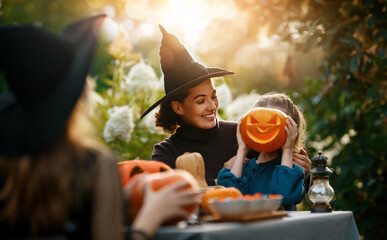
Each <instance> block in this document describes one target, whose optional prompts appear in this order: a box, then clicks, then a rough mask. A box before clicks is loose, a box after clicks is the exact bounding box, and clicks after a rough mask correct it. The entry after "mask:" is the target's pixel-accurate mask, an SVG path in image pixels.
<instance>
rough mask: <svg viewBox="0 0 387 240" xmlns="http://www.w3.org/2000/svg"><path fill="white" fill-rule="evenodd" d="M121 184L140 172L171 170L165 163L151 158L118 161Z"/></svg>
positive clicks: (126, 182) (123, 184) (124, 183)
mask: <svg viewBox="0 0 387 240" xmlns="http://www.w3.org/2000/svg"><path fill="white" fill-rule="evenodd" d="M117 164H118V169H119V171H120V175H121V183H122V186H125V185H126V184H128V183H129V182H130V181H131V180H133V178H134V177H135V176H137V175H138V174H141V173H157V172H165V171H168V170H171V169H172V168H171V167H169V166H168V165H167V164H165V163H163V162H159V161H152V160H126V161H121V162H118V163H117Z"/></svg>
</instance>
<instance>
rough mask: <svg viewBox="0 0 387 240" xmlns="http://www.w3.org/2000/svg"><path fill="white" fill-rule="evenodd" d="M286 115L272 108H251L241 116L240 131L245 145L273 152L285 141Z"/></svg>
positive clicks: (261, 150) (256, 149) (259, 150)
mask: <svg viewBox="0 0 387 240" xmlns="http://www.w3.org/2000/svg"><path fill="white" fill-rule="evenodd" d="M286 119H287V115H286V114H285V113H283V112H282V111H281V110H278V109H273V108H262V107H257V108H253V109H252V110H250V111H249V112H247V113H246V115H245V116H244V117H243V119H242V121H241V124H240V133H241V136H242V139H243V141H244V142H245V143H246V145H247V146H248V147H250V148H252V149H254V150H255V151H258V152H273V151H275V150H277V149H279V148H281V147H282V146H283V145H284V144H285V141H286V137H287V134H286V131H285V126H286Z"/></svg>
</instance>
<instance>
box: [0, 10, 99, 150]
mask: <svg viewBox="0 0 387 240" xmlns="http://www.w3.org/2000/svg"><path fill="white" fill-rule="evenodd" d="M105 17H106V15H105V14H101V15H97V16H94V17H91V18H87V19H83V20H81V21H77V22H75V23H73V24H71V25H69V26H68V27H67V28H66V29H65V30H64V31H63V32H62V34H61V35H60V36H59V37H58V38H59V39H61V40H64V41H67V42H69V44H70V45H72V46H74V47H75V49H74V55H73V59H72V62H71V64H70V66H69V68H68V71H67V74H66V76H64V78H63V80H62V82H61V84H60V85H59V86H58V87H57V88H56V90H55V91H53V92H52V94H51V95H49V96H48V97H47V98H45V99H44V100H43V101H42V102H41V103H40V104H37V105H35V106H33V107H30V108H28V109H26V108H24V107H23V106H22V104H20V103H19V102H18V101H17V99H16V98H15V97H14V96H13V93H12V92H11V91H10V90H7V91H8V92H7V93H4V98H6V99H2V100H3V103H4V102H6V106H2V112H1V116H0V117H1V121H0V122H1V123H2V124H0V125H1V126H0V128H1V131H2V132H3V131H4V136H3V137H2V138H1V140H0V142H1V144H0V145H1V147H0V155H2V156H5V157H19V156H22V155H25V154H29V153H32V152H34V151H36V150H38V149H39V148H40V147H42V146H43V145H45V144H46V143H47V142H48V141H49V140H51V139H53V138H54V137H55V136H56V135H57V134H58V133H59V131H60V130H61V129H64V126H65V124H66V122H67V120H68V117H69V116H70V114H71V113H72V111H73V109H74V106H75V105H76V103H77V101H78V99H79V97H80V96H81V95H82V92H83V89H84V86H85V82H86V77H87V74H88V72H89V70H90V66H91V63H92V60H93V56H94V52H95V48H96V45H97V41H98V34H99V29H100V27H101V25H102V21H103V19H104V18H105ZM90 26H93V27H95V29H93V30H90V29H88V28H90ZM90 31H91V32H92V33H90ZM82 32H88V33H89V34H93V36H88V37H87V39H85V33H82ZM2 134H3V133H2ZM6 136H9V137H6Z"/></svg>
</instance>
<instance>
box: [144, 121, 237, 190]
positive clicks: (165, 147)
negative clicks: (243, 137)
mask: <svg viewBox="0 0 387 240" xmlns="http://www.w3.org/2000/svg"><path fill="white" fill-rule="evenodd" d="M237 124H238V123H237V122H230V121H218V122H217V124H216V126H215V127H214V128H212V129H200V128H196V127H192V126H190V125H187V124H184V123H183V124H181V126H180V127H179V128H178V129H177V131H176V133H175V134H173V135H171V136H170V137H169V138H167V139H165V140H164V141H162V142H160V143H158V144H156V145H155V146H154V149H153V153H152V157H151V159H152V160H157V161H161V162H164V163H166V164H168V165H169V166H170V167H172V168H175V161H176V158H177V157H179V156H180V155H182V154H184V153H185V152H198V153H200V154H201V155H202V157H203V159H204V164H205V170H206V180H207V183H208V185H210V186H211V185H215V182H214V179H215V178H216V177H217V175H218V172H219V171H220V170H221V169H222V168H223V164H224V163H225V162H226V161H228V160H229V159H230V158H231V157H233V156H235V154H236V152H237V149H238V143H237V139H236V128H237Z"/></svg>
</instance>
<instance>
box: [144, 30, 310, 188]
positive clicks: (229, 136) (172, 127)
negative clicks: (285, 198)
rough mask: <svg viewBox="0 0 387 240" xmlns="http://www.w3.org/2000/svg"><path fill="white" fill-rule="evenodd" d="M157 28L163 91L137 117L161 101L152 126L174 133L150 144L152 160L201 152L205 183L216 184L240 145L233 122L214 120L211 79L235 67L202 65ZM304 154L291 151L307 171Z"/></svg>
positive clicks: (215, 104) (169, 159)
mask: <svg viewBox="0 0 387 240" xmlns="http://www.w3.org/2000/svg"><path fill="white" fill-rule="evenodd" d="M160 30H161V32H162V34H163V39H162V42H161V47H160V63H161V68H162V71H163V74H164V90H165V96H164V97H163V98H161V99H160V100H159V101H157V102H156V103H155V104H153V105H152V106H151V107H150V108H149V109H148V110H147V111H145V113H144V114H143V115H142V116H141V118H142V117H144V116H145V115H146V114H148V113H149V112H150V111H151V110H152V109H154V108H155V107H157V106H158V105H160V109H159V111H158V112H157V113H156V126H157V127H162V128H163V130H164V131H165V132H166V133H169V134H172V135H171V136H170V137H169V138H167V139H165V140H164V141H162V142H160V143H158V144H156V145H155V146H154V150H153V153H152V156H151V159H152V160H158V161H161V162H164V163H166V164H168V165H169V166H171V167H173V168H174V167H175V161H176V158H177V157H179V156H180V155H182V154H184V153H185V152H199V153H200V154H201V155H202V157H203V159H204V163H205V174H206V180H207V183H208V185H215V184H216V177H217V174H218V172H219V171H220V170H221V169H222V168H223V167H224V166H227V167H230V166H228V165H230V164H232V163H233V160H234V159H235V155H236V152H237V148H238V144H237V138H236V128H237V122H231V121H218V120H217V117H216V112H217V109H218V105H219V102H218V98H217V95H216V89H215V88H214V86H213V84H212V82H211V78H212V77H219V76H224V75H231V74H234V72H232V71H228V70H224V69H221V68H206V67H204V66H203V65H202V64H200V63H198V62H196V61H194V59H193V58H192V57H191V55H190V54H189V52H188V51H187V50H186V48H185V47H184V46H183V45H182V44H181V43H180V41H179V40H178V38H177V37H176V36H175V35H173V34H170V33H168V32H167V31H166V30H165V29H164V28H163V27H162V26H160ZM305 155H306V154H305ZM305 155H304V154H293V161H294V162H295V163H296V164H299V165H300V166H302V167H303V168H304V170H305V171H307V170H309V169H310V167H311V166H310V160H309V158H308V157H307V156H305Z"/></svg>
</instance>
